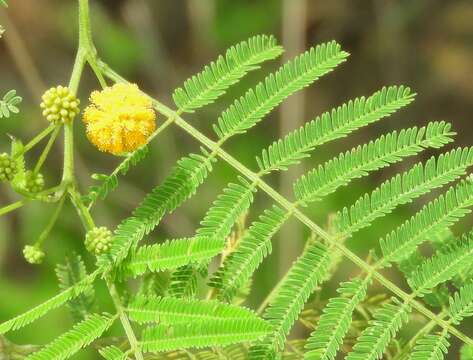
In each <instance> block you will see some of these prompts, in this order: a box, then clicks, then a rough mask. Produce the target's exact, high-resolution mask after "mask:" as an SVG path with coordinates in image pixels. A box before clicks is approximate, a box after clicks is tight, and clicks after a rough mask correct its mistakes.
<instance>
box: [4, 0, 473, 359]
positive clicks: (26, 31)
mask: <svg viewBox="0 0 473 360" xmlns="http://www.w3.org/2000/svg"><path fill="white" fill-rule="evenodd" d="M10 3H11V4H10V7H9V21H6V22H4V12H3V10H0V11H1V12H2V14H1V15H0V24H2V25H4V27H5V28H6V30H7V32H8V31H9V30H10V29H9V27H8V22H12V23H14V25H15V27H16V28H17V30H18V32H19V36H21V38H22V40H23V42H24V45H25V49H26V51H27V52H28V53H29V56H31V59H32V60H33V62H34V63H33V68H30V67H29V66H28V65H26V70H24V71H26V74H27V77H28V78H29V82H28V81H25V76H24V73H22V71H21V66H22V65H23V64H21V63H19V62H18V61H17V60H14V59H13V57H12V53H11V48H10V47H9V46H7V45H6V44H5V41H4V40H5V39H2V40H0V93H2V94H3V93H5V92H6V91H8V90H9V89H11V88H16V89H17V90H18V94H19V95H21V96H22V97H23V98H24V102H23V104H21V110H22V111H21V113H20V114H19V115H14V116H12V117H11V118H9V119H0V134H2V135H0V151H2V152H3V151H7V148H8V144H9V140H8V138H7V136H6V134H7V133H11V134H15V135H16V136H18V137H23V138H25V139H28V138H30V137H31V136H32V135H33V134H34V133H36V132H37V131H38V129H40V128H41V127H42V126H44V122H43V121H44V120H43V119H42V118H41V117H40V110H39V107H38V106H36V107H34V106H32V105H33V104H35V103H36V104H37V103H38V102H39V101H38V95H40V94H41V93H42V91H43V90H44V89H45V88H48V87H50V86H53V85H56V84H65V83H66V81H67V78H68V75H69V72H70V70H71V66H72V63H73V58H74V55H75V54H74V51H75V45H76V44H75V41H76V38H75V37H76V21H75V16H76V3H75V1H63V0H49V1H37V0H22V1H16V2H15V1H10ZM307 3H308V8H307V23H306V26H305V36H306V46H305V47H309V46H311V45H314V44H317V43H321V42H323V41H328V40H331V39H336V40H337V41H338V42H339V43H341V44H342V46H343V48H344V49H345V50H347V51H349V52H350V53H351V54H352V55H353V56H352V57H351V58H350V61H349V62H348V63H346V64H344V65H343V66H341V67H340V68H339V69H338V70H337V71H336V72H334V73H333V74H331V75H330V76H328V77H326V78H323V79H322V80H321V81H320V82H318V83H317V84H316V86H313V87H311V88H310V89H308V90H307V91H306V106H305V109H304V110H305V114H306V115H305V116H304V118H303V119H296V121H298V122H299V123H300V122H303V121H307V120H309V119H310V118H313V115H314V114H320V113H321V112H323V111H325V110H327V109H329V108H331V107H333V106H335V105H337V104H340V103H341V102H343V101H345V100H347V99H349V98H353V97H355V96H360V95H368V94H371V93H372V92H373V91H375V90H376V89H379V88H380V87H381V86H382V85H385V84H406V85H409V86H410V87H411V88H413V90H414V91H415V92H417V93H418V94H419V96H418V97H417V100H416V101H415V102H414V103H413V104H412V105H411V106H409V107H408V108H407V109H406V110H404V111H402V112H401V113H399V114H395V115H394V116H393V117H391V118H389V120H388V121H385V122H382V123H380V124H376V125H375V126H372V127H369V128H368V129H363V130H362V131H360V132H357V133H356V134H355V135H354V136H351V137H350V138H349V140H348V141H345V142H343V147H344V148H343V149H341V148H340V143H336V144H335V145H331V147H332V148H331V149H332V150H333V151H328V150H329V149H330V147H325V148H324V149H328V150H324V151H323V152H320V151H319V152H317V153H315V155H314V156H313V157H312V159H311V160H309V161H306V162H305V164H303V166H305V167H306V168H309V167H314V166H315V165H316V164H318V163H322V162H323V161H325V160H327V159H328V158H330V157H331V155H334V154H335V153H337V152H339V151H342V150H347V149H349V148H351V147H352V146H354V145H357V144H360V143H363V142H366V141H367V139H371V138H374V137H376V134H379V133H381V132H387V131H389V130H390V129H391V128H397V129H399V128H402V127H406V126H412V125H413V123H414V122H415V125H417V126H422V125H424V124H425V123H426V122H427V121H428V120H448V121H450V122H452V124H453V126H454V129H455V131H457V132H458V136H457V138H456V144H455V145H456V146H462V145H469V144H471V139H472V134H473V125H472V123H471V109H472V107H473V95H472V94H473V72H472V71H471V64H472V63H473V22H472V21H471V19H472V18H473V3H472V2H471V1H470V0H464V1H462V0H458V1H447V0H444V1H441V0H430V1H427V0H416V1H411V0H404V1H394V0H392V1H389V0H379V1H378V0H376V1H362V0H356V1H353V0H335V1H324V0H307ZM93 6H94V9H93V11H92V14H93V26H94V28H95V29H96V31H95V41H96V45H97V47H98V48H99V49H100V53H101V56H102V57H103V58H104V60H105V61H106V62H108V63H109V64H111V65H113V67H114V68H115V69H116V70H117V71H118V72H120V73H121V74H122V75H124V76H125V77H127V78H129V79H133V80H134V81H136V82H137V83H139V84H140V86H141V87H142V88H143V89H145V90H146V91H148V92H149V93H151V94H153V96H155V97H157V98H159V99H160V100H161V101H162V102H164V103H166V104H170V103H171V99H170V94H171V92H172V90H173V89H174V88H176V87H177V86H180V84H181V83H182V81H184V80H185V79H186V78H188V77H189V76H190V75H192V74H194V73H195V72H197V71H198V70H199V69H200V68H201V66H202V65H204V64H206V63H208V62H209V61H210V60H212V59H214V58H215V57H216V55H217V54H219V53H221V52H223V51H224V50H225V49H226V48H227V47H229V46H231V45H233V44H234V43H236V42H238V41H241V40H243V39H246V38H248V37H249V36H251V35H254V34H260V33H266V34H275V35H277V37H278V38H279V39H281V36H280V34H281V27H282V16H283V7H282V5H281V1H279V0H258V1H251V0H238V1H235V0H234V1H229V0H180V1H167V0H120V1H118V0H103V1H95V2H94V4H93ZM38 14H40V16H38ZM283 45H286V44H283ZM16 50H17V51H18V49H16ZM20 51H21V50H20ZM19 56H20V59H22V60H23V61H28V59H29V57H28V56H26V54H24V53H20V55H19ZM271 66H273V68H274V69H275V68H276V67H277V64H276V63H273V64H271V65H269V67H266V70H267V71H266V72H269V71H270V70H271ZM35 72H37V73H38V74H37V75H35ZM89 75H90V74H89ZM263 76H264V74H263V73H262V72H256V73H252V74H250V75H249V76H248V77H247V78H245V79H244V80H243V81H242V82H241V83H239V84H238V85H237V86H235V87H233V88H232V89H231V91H229V93H228V94H227V95H225V96H224V98H223V100H222V101H220V102H219V104H218V105H213V106H209V107H207V108H205V109H204V110H203V111H201V112H200V113H199V115H190V116H187V118H188V120H189V121H191V122H192V123H194V124H196V125H198V127H199V128H200V129H203V131H204V132H208V131H210V124H211V123H212V122H213V121H214V120H215V119H216V118H217V116H218V115H219V113H220V112H221V111H222V110H223V109H224V107H226V106H227V105H228V104H229V102H230V100H231V99H233V98H236V97H237V96H239V95H240V94H242V93H243V92H244V90H245V89H246V88H248V87H249V86H251V85H252V84H255V83H256V82H257V81H259V80H261V79H262V78H263ZM85 81H86V83H85V84H83V86H82V87H81V92H82V93H81V94H80V95H81V100H82V103H83V104H84V103H86V98H87V94H88V92H90V90H93V89H94V87H95V86H96V83H95V81H94V79H93V77H92V75H90V76H89V77H86V78H85ZM412 119H414V121H413V120H412ZM160 120H161V121H162V119H158V121H160ZM285 120H286V121H288V122H289V124H288V125H286V126H288V127H289V128H295V127H297V126H296V125H294V126H291V120H293V119H291V118H287V119H285ZM77 122H78V123H79V121H77ZM76 126H77V127H78V128H80V130H79V131H81V132H82V133H84V131H83V130H84V128H83V125H82V124H80V125H79V124H77V125H76ZM279 126H280V118H279V114H278V113H274V114H272V115H271V116H270V117H269V118H268V119H266V120H265V122H264V123H262V124H261V125H260V126H258V127H257V128H256V129H255V130H254V131H253V132H252V134H251V136H248V137H245V136H242V137H238V138H237V139H236V140H235V141H231V142H230V144H229V145H228V146H227V149H228V151H229V152H230V153H233V154H238V155H239V156H238V157H239V159H240V160H241V161H242V162H243V163H245V164H253V161H254V160H253V156H254V155H255V154H257V153H258V149H260V148H262V147H265V146H267V145H269V143H270V142H271V141H272V139H274V138H276V137H278V134H279V130H278V129H279ZM78 142H79V151H78V160H79V161H80V162H79V164H78V169H77V170H78V171H77V175H78V177H79V179H80V180H81V181H82V182H81V186H82V187H83V188H85V187H86V186H88V185H90V180H89V176H90V174H91V173H94V172H100V173H108V172H110V171H111V170H113V168H114V166H115V165H116V164H118V159H114V158H113V157H112V156H110V155H107V154H102V153H99V152H98V151H96V149H95V148H93V147H92V146H91V145H90V144H89V143H88V141H87V140H86V138H85V136H83V137H82V138H81V139H79V140H78ZM38 151H39V149H38ZM190 151H197V149H196V143H195V142H194V141H192V140H191V139H190V138H188V136H187V135H186V134H184V133H183V132H181V131H180V130H179V129H178V128H173V127H170V128H169V129H167V130H166V132H165V134H164V135H163V136H161V137H160V138H159V140H158V141H155V142H153V145H152V147H151V154H150V156H148V158H147V159H146V160H145V161H143V162H142V163H141V164H140V165H139V166H137V167H136V168H134V169H132V171H131V172H130V174H129V175H128V176H127V177H126V178H125V179H122V180H121V186H120V188H119V189H118V190H117V191H114V192H113V193H112V195H111V196H110V197H109V198H108V199H107V200H106V201H105V202H99V204H98V206H97V207H96V209H95V212H94V214H95V217H96V219H98V222H99V223H100V224H101V225H108V226H110V227H111V228H113V227H114V226H115V225H116V224H117V223H118V221H119V220H120V219H122V218H123V217H125V216H127V215H128V214H129V213H130V211H131V209H133V208H134V207H135V206H136V205H137V203H138V201H139V200H140V199H141V198H142V196H143V195H144V194H145V192H147V191H149V190H150V189H151V188H152V186H154V185H155V184H157V183H159V182H160V181H161V180H162V179H163V177H164V176H165V175H166V174H167V173H168V172H169V169H170V167H171V166H172V164H173V163H174V162H175V160H177V159H178V158H179V157H181V156H182V155H185V154H187V153H188V152H190ZM34 155H35V156H37V155H38V154H37V153H36V154H34ZM430 155H431V154H430V153H429V152H426V153H424V154H423V155H422V156H423V157H424V158H425V159H426V158H427V157H429V156H430ZM30 156H31V155H30ZM61 161H62V159H61V150H60V148H59V147H58V148H56V149H55V151H54V152H53V154H52V155H51V157H50V159H49V161H48V164H47V166H46V167H45V169H47V170H45V171H47V172H46V174H45V176H46V180H47V181H48V180H49V181H50V182H51V183H52V181H53V179H55V178H57V177H58V176H60V172H61V169H60V166H61ZM408 165H409V162H405V163H404V165H403V166H406V167H407V166H408ZM300 171H301V170H300V169H299V170H296V172H300ZM399 171H400V169H399V167H396V166H393V167H392V169H390V170H386V171H383V172H382V173H377V174H376V175H375V176H371V177H369V178H367V179H365V180H362V181H358V182H356V183H355V184H353V185H352V186H350V187H349V188H348V189H344V190H341V191H339V192H337V194H336V195H335V196H329V197H328V198H327V199H326V200H325V201H324V202H322V203H320V204H318V205H317V206H314V207H310V208H309V209H308V212H309V213H310V215H312V217H313V218H314V219H315V220H317V221H318V223H324V222H326V218H325V217H326V214H327V213H329V212H335V211H337V210H339V209H341V208H342V207H343V206H345V205H348V204H350V203H352V202H353V201H354V200H356V199H357V198H358V197H359V196H360V195H361V194H362V193H364V192H366V191H368V190H369V189H371V188H373V187H374V186H375V184H378V183H380V182H381V181H382V180H384V179H386V178H388V177H390V176H391V175H392V173H393V172H399ZM234 175H235V174H234V172H233V170H232V169H230V168H229V167H228V166H227V165H225V164H224V163H223V162H220V163H218V164H217V166H216V170H215V173H214V174H213V176H211V177H210V178H209V180H208V181H207V182H206V183H205V184H204V185H203V186H202V188H201V190H200V193H199V194H198V196H196V197H194V198H193V199H191V200H190V201H188V202H186V203H185V205H184V206H183V207H182V208H181V209H179V211H177V212H176V213H175V214H173V215H171V216H168V217H166V218H165V219H164V221H163V223H162V225H161V226H160V227H159V230H158V231H156V232H155V233H154V234H153V236H152V237H154V238H155V239H163V238H165V237H166V238H167V237H182V236H190V235H192V234H193V231H194V230H195V228H196V225H197V223H198V221H199V220H200V219H201V217H202V216H203V214H204V212H205V210H206V209H207V208H208V206H209V204H210V203H211V201H213V200H214V198H215V196H216V195H217V194H218V193H219V192H220V191H221V189H222V188H223V186H224V185H225V184H226V183H227V182H228V181H230V180H232V177H233V176H234ZM279 181H280V179H279V178H278V177H277V176H274V177H273V178H271V179H270V182H271V183H272V184H274V185H276V186H277V184H278V182H279ZM435 194H436V193H435V192H434V193H432V194H430V195H429V197H434V196H435ZM258 198H259V201H257V202H256V207H253V209H252V212H251V213H250V214H249V220H252V219H254V218H255V215H257V214H258V213H259V212H260V211H261V210H262V209H263V206H264V207H267V205H268V204H269V202H268V201H266V199H264V197H263V196H261V195H258ZM14 199H15V197H14V195H13V194H12V193H10V192H9V191H8V190H7V189H6V188H5V187H2V188H0V206H2V205H4V204H7V203H9V202H12V201H13V200H14ZM428 200H429V199H428V198H424V199H423V201H425V202H427V201H428ZM416 206H421V203H420V202H419V203H418V205H416ZM412 207H413V206H406V207H403V208H402V209H400V210H397V211H395V212H394V213H393V215H392V216H389V217H387V218H386V219H382V220H380V221H378V222H377V223H376V224H375V226H373V227H371V228H370V230H369V236H368V231H361V232H359V233H358V234H356V236H355V237H354V239H353V241H352V242H351V244H350V245H351V247H352V248H353V249H354V250H355V252H358V253H360V254H365V253H366V251H365V249H367V248H370V247H373V246H375V244H374V241H375V239H377V238H378V237H379V236H382V235H383V234H384V233H385V229H386V228H387V227H388V228H393V227H394V226H396V225H398V224H400V223H401V221H402V220H403V219H405V218H406V217H407V214H409V213H410V214H412V212H413V209H412ZM409 208H411V209H409ZM52 210H53V208H52V207H51V208H48V207H47V206H46V205H44V204H29V205H28V206H26V207H25V208H23V209H22V210H21V211H18V212H15V213H13V214H9V215H8V216H5V217H2V218H0V294H1V295H2V299H4V300H2V301H1V303H0V322H2V321H4V320H6V319H9V318H11V317H12V316H14V315H16V314H19V313H21V312H22V311H24V310H25V309H27V308H28V307H30V306H31V305H32V304H37V303H40V302H41V301H42V300H44V299H46V298H48V297H50V296H51V295H52V294H54V293H55V292H56V291H57V287H58V285H57V280H56V276H55V273H54V266H55V264H56V263H58V262H61V261H62V260H63V259H64V257H65V256H66V255H67V254H70V253H71V252H72V251H77V252H79V253H85V252H84V249H83V243H82V241H83V239H82V237H83V236H82V229H81V227H80V224H79V223H78V222H77V221H76V217H75V215H74V213H73V209H72V208H71V207H70V206H68V207H66V208H65V209H64V210H63V213H62V214H61V215H60V221H59V222H58V226H56V228H55V230H54V232H53V233H52V236H51V238H50V239H49V241H48V243H47V245H46V250H47V257H46V261H45V263H44V264H43V265H41V266H35V267H33V266H30V265H28V264H26V263H25V261H24V260H23V258H22V255H21V249H22V247H23V246H24V245H25V244H27V243H31V242H33V241H34V240H35V239H36V238H37V236H38V235H39V233H40V232H41V230H42V228H43V226H44V224H45V222H46V220H47V218H48V216H49V212H50V211H52ZM470 222H471V220H470ZM470 227H471V224H467V223H466V222H462V223H461V224H460V225H459V227H457V229H458V233H460V232H461V230H466V229H468V228H470ZM301 235H302V234H301ZM303 235H307V234H303ZM283 241H284V242H290V243H291V244H292V245H293V247H294V252H293V254H297V253H299V252H300V249H301V247H302V244H303V237H302V236H301V238H281V237H277V238H276V242H275V256H273V257H271V258H269V259H268V260H267V261H265V263H264V264H263V266H262V267H261V268H260V270H259V271H258V272H257V277H256V279H255V282H256V284H257V285H256V286H255V290H254V292H253V294H252V299H253V301H255V302H256V300H261V298H262V297H263V296H265V294H266V293H267V292H268V290H269V289H271V287H272V286H273V285H274V284H275V282H276V279H277V278H278V276H279V275H280V274H282V273H283V272H284V271H285V269H284V268H285V266H287V264H288V263H289V262H290V259H285V258H284V256H283V255H282V254H278V251H277V250H278V244H280V243H281V242H283ZM88 260H89V263H92V261H91V260H92V259H90V258H89V259H88ZM355 270H356V269H354V268H352V267H350V266H349V265H346V266H344V267H342V269H341V270H340V271H338V272H337V274H336V276H335V280H336V281H334V282H333V284H337V283H338V280H341V279H347V278H348V277H349V275H350V274H354V271H355ZM332 290H333V289H332ZM324 291H327V292H328V293H329V294H330V291H331V290H330V289H326V290H324ZM105 295H106V294H105V290H104V289H100V288H99V289H98V296H99V297H100V296H102V297H103V299H104V301H108V300H107V299H108V297H107V296H105ZM6 299H8V301H5V300H6ZM71 323H72V319H71V318H70V316H69V314H67V309H66V308H63V309H60V310H57V311H55V312H54V313H53V314H51V315H50V316H48V317H46V318H45V319H42V320H41V325H40V326H32V327H26V328H25V329H22V330H21V332H17V333H13V334H12V335H10V339H11V340H13V341H14V340H21V342H22V343H28V342H29V343H33V344H34V343H44V342H48V341H49V340H50V339H51V338H53V337H54V336H56V335H57V334H59V333H61V332H62V331H64V330H66V329H68V328H69V327H70V326H71ZM469 325H470V326H469ZM38 329H40V330H38ZM463 331H465V332H466V333H467V334H469V335H470V336H471V335H472V334H473V330H472V328H471V323H470V324H465V326H464V327H463ZM452 356H453V355H452ZM84 358H93V357H92V355H90V356H89V357H88V356H87V355H84Z"/></svg>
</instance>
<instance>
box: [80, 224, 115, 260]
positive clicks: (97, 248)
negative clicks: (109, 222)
mask: <svg viewBox="0 0 473 360" xmlns="http://www.w3.org/2000/svg"><path fill="white" fill-rule="evenodd" d="M111 243H112V232H111V231H110V230H108V229H107V228H106V227H105V226H101V227H98V228H97V227H96V228H93V229H92V230H90V231H88V232H87V234H86V236H85V247H86V249H87V250H88V251H90V252H91V253H93V254H95V255H100V254H103V253H105V252H107V251H108V249H110V245H111Z"/></svg>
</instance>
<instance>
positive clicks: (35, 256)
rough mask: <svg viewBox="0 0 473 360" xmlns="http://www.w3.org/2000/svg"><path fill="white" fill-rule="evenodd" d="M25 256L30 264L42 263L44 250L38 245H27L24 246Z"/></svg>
mask: <svg viewBox="0 0 473 360" xmlns="http://www.w3.org/2000/svg"><path fill="white" fill-rule="evenodd" d="M23 256H24V257H25V260H26V261H27V262H29V263H30V264H41V263H42V262H43V259H44V252H43V251H42V250H41V249H40V248H38V247H36V246H31V245H26V246H25V247H24V248H23Z"/></svg>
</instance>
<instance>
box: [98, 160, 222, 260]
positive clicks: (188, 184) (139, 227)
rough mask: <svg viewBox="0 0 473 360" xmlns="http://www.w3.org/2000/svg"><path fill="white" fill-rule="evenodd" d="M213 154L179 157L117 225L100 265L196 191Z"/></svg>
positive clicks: (119, 254) (127, 248)
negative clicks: (131, 211) (110, 244)
mask: <svg viewBox="0 0 473 360" xmlns="http://www.w3.org/2000/svg"><path fill="white" fill-rule="evenodd" d="M214 161H215V159H214V158H213V156H211V155H210V154H208V153H207V152H205V151H204V155H200V154H190V155H189V156H186V157H183V158H181V159H180V160H179V161H178V163H177V165H176V166H175V167H174V169H173V170H172V172H171V174H170V175H169V176H168V177H166V179H165V180H164V182H163V183H162V184H161V185H159V186H157V187H155V188H154V189H153V190H152V191H151V192H150V193H149V194H147V195H146V196H145V198H144V199H143V201H142V202H141V203H140V205H139V206H138V207H137V208H136V209H135V210H134V211H133V216H130V217H128V218H126V219H125V220H123V221H122V222H121V223H120V224H119V225H118V226H117V228H116V230H115V234H114V236H113V241H112V247H111V249H110V251H109V252H108V253H106V254H104V255H101V256H100V257H98V260H97V264H98V265H99V267H104V268H106V267H110V266H117V265H119V264H120V263H121V262H122V261H123V260H124V259H125V258H126V257H127V255H128V253H129V252H130V249H131V248H134V247H136V245H137V244H138V242H139V241H140V240H141V239H142V238H143V237H144V236H145V235H147V234H149V233H150V232H151V231H152V230H153V229H154V228H155V227H156V226H157V225H158V224H159V222H160V221H161V219H162V218H163V216H164V215H165V214H166V213H171V212H173V211H174V210H175V209H176V208H177V207H178V206H179V205H181V204H182V203H183V202H184V201H185V200H187V199H188V198H190V197H191V196H192V195H194V194H195V192H196V190H197V188H198V187H199V186H200V185H201V184H202V183H203V181H204V180H205V179H206V177H207V176H208V174H209V172H210V171H212V163H213V162H214Z"/></svg>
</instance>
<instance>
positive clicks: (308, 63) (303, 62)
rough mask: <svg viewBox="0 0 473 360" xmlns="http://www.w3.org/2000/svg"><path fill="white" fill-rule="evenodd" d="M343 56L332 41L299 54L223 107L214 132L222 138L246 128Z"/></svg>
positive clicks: (241, 131)
mask: <svg viewBox="0 0 473 360" xmlns="http://www.w3.org/2000/svg"><path fill="white" fill-rule="evenodd" d="M347 56H348V53H346V52H344V51H342V50H341V48H340V45H339V44H337V43H336V42H335V41H332V42H329V43H325V44H321V45H318V46H317V47H315V48H311V49H310V50H308V51H307V52H305V53H304V54H302V55H299V56H298V57H296V58H295V59H294V60H292V61H290V62H288V63H287V64H285V65H283V66H282V67H281V68H280V69H279V70H278V71H277V72H276V73H275V74H271V75H269V76H268V77H266V79H265V80H264V81H263V82H261V83H259V84H258V85H257V86H256V88H255V90H253V89H250V90H249V91H248V92H247V93H246V94H245V95H244V96H242V97H241V98H240V99H238V100H236V101H235V102H234V103H233V105H231V106H230V107H229V108H228V109H227V110H225V111H224V112H223V113H222V115H221V116H220V117H219V118H218V125H214V130H215V133H216V134H217V135H218V137H219V138H220V139H221V140H222V139H228V138H229V137H231V136H233V135H235V134H241V133H244V132H246V131H247V130H248V129H250V128H251V127H253V126H254V125H256V124H257V123H258V122H259V121H261V119H262V118H263V117H264V116H265V115H267V114H268V113H269V112H270V111H271V110H273V109H274V108H275V107H276V106H278V105H279V104H280V103H281V102H282V101H283V100H284V99H285V98H287V97H288V96H290V95H291V94H293V93H295V92H296V91H299V90H301V89H303V88H304V87H306V86H308V85H310V84H311V83H312V82H314V81H315V80H317V79H318V78H320V77H321V76H323V75H325V74H327V73H329V72H330V71H332V70H333V69H334V68H335V67H336V66H337V65H339V64H340V63H342V62H344V61H345V60H346V58H347Z"/></svg>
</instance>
